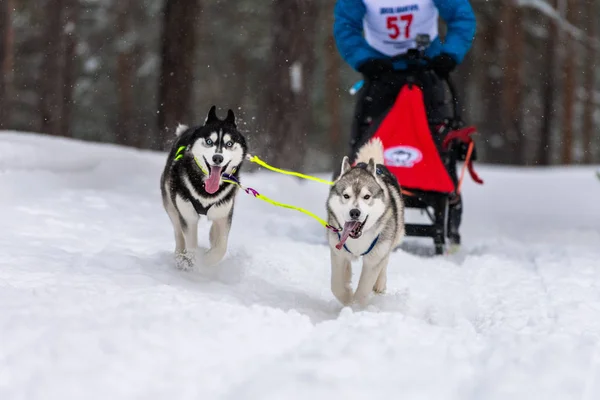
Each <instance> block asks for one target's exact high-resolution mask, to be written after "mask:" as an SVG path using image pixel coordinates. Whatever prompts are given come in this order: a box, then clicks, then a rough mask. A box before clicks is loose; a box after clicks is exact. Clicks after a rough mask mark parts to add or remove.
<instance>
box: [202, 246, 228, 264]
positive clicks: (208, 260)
mask: <svg viewBox="0 0 600 400" xmlns="http://www.w3.org/2000/svg"><path fill="white" fill-rule="evenodd" d="M223 257H225V250H223V249H220V248H214V249H209V250H208V251H206V252H205V253H204V254H203V255H202V265H204V266H205V267H214V266H215V265H217V264H218V263H219V262H221V260H223Z"/></svg>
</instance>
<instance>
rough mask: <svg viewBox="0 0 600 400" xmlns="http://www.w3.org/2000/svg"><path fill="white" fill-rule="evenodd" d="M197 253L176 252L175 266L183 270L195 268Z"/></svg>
mask: <svg viewBox="0 0 600 400" xmlns="http://www.w3.org/2000/svg"><path fill="white" fill-rule="evenodd" d="M195 259H196V257H195V254H194V253H193V252H189V251H186V250H184V251H182V252H178V253H175V267H177V269H180V270H182V271H188V270H190V269H193V268H194V265H195Z"/></svg>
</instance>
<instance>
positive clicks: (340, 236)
mask: <svg viewBox="0 0 600 400" xmlns="http://www.w3.org/2000/svg"><path fill="white" fill-rule="evenodd" d="M336 233H337V235H338V238H340V239H341V238H342V235H340V233H339V232H336ZM378 240H379V235H377V237H376V238H375V240H373V243H371V245H370V246H369V248H368V249H367V251H365V252H364V253H362V254H361V256H366V255H367V254H369V253H370V252H371V250H373V248H375V245H376V244H377V241H378ZM344 250H346V251H347V252H348V253H350V254H354V253H352V252H351V251H350V249H348V247H346V243H344Z"/></svg>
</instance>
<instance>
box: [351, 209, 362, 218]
mask: <svg viewBox="0 0 600 400" xmlns="http://www.w3.org/2000/svg"><path fill="white" fill-rule="evenodd" d="M358 217H360V210H359V209H358V208H353V209H352V210H350V218H352V219H358Z"/></svg>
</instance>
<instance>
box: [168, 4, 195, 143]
mask: <svg viewBox="0 0 600 400" xmlns="http://www.w3.org/2000/svg"><path fill="white" fill-rule="evenodd" d="M200 13H201V4H200V0H190V1H185V2H184V1H181V0H166V3H165V7H164V11H163V33H162V43H161V45H162V49H161V58H162V60H161V61H162V64H161V72H160V79H159V90H158V91H159V93H158V127H159V129H160V131H161V136H162V147H163V148H165V147H166V146H167V144H168V142H169V140H170V139H171V135H170V134H167V132H170V133H173V132H174V130H175V128H176V126H177V124H178V123H185V122H189V121H188V120H190V119H191V117H192V115H191V114H192V113H191V104H192V88H193V84H194V65H195V54H196V52H195V50H196V27H197V26H198V20H199V17H200ZM202 114H204V113H202Z"/></svg>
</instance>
